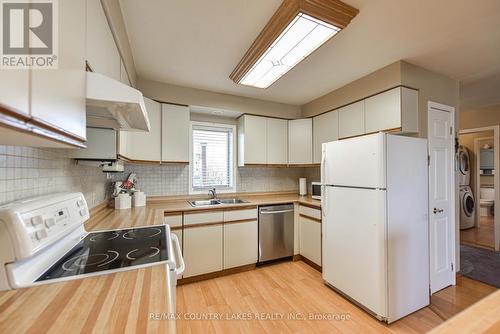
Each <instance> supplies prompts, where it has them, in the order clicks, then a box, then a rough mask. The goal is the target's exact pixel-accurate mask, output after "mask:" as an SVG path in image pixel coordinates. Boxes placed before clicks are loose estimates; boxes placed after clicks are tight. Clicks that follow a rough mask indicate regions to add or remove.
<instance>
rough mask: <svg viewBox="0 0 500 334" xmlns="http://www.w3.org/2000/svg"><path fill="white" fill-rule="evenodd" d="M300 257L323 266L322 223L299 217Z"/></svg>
mask: <svg viewBox="0 0 500 334" xmlns="http://www.w3.org/2000/svg"><path fill="white" fill-rule="evenodd" d="M299 225H300V227H299V228H300V255H302V256H304V257H305V258H307V259H308V260H311V261H312V262H314V263H316V264H317V265H318V266H321V223H319V222H317V221H314V220H312V219H309V218H306V217H303V216H299Z"/></svg>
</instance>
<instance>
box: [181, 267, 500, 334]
mask: <svg viewBox="0 0 500 334" xmlns="http://www.w3.org/2000/svg"><path fill="white" fill-rule="evenodd" d="M367 279H369V278H367ZM493 291H496V288H494V287H491V286H488V285H486V284H483V283H480V282H476V281H473V280H470V279H468V278H465V277H461V276H459V277H458V278H457V285H456V286H454V287H449V288H446V289H444V290H442V291H440V292H438V293H436V294H434V295H433V296H432V298H431V306H430V307H426V308H424V309H422V310H419V311H417V312H415V313H413V314H411V315H409V316H407V317H406V318H404V319H401V320H399V321H397V322H395V323H393V324H391V325H385V324H383V323H381V322H379V321H378V320H376V319H375V318H373V317H371V316H370V315H368V314H367V313H366V312H365V311H363V310H362V309H360V308H358V307H356V306H354V305H353V304H351V303H350V302H349V301H347V300H346V299H344V298H343V297H341V296H340V295H338V294H336V293H335V292H333V291H332V290H331V289H329V288H328V287H326V286H325V285H324V284H323V280H322V279H321V274H320V273H319V272H318V271H316V270H315V269H313V268H312V267H310V266H309V265H307V264H305V263H304V262H302V261H298V262H284V263H279V264H274V265H269V266H265V267H260V268H258V269H256V270H252V271H247V272H243V273H239V274H234V275H230V276H224V277H218V278H215V279H211V280H207V281H202V282H197V283H191V284H186V285H182V286H179V287H178V288H177V312H178V313H179V314H180V320H178V321H177V332H178V333H318V332H320V333H332V332H336V333H338V332H342V333H344V332H349V333H425V332H427V331H429V330H431V329H432V328H434V327H436V326H437V325H439V324H440V323H442V322H443V321H444V320H445V319H448V318H450V317H451V316H453V315H454V314H456V313H458V312H460V311H461V310H463V309H465V308H466V307H468V306H470V305H471V304H473V303H474V302H476V301H478V300H479V299H482V298H483V297H485V296H486V295H488V294H490V293H491V292H493ZM209 313H210V314H209ZM216 313H220V314H222V317H223V319H224V320H218V319H208V320H186V319H192V318H197V317H198V318H197V319H199V317H200V316H201V315H212V316H216V315H215V314H216ZM256 313H258V314H260V315H261V316H262V317H264V316H271V315H274V319H272V320H270V319H256V316H255V314H256ZM263 313H265V314H263ZM298 313H300V314H301V315H302V316H304V317H306V318H307V317H308V316H309V314H312V315H316V316H332V315H334V314H335V315H337V316H339V317H340V316H344V318H343V320H342V319H337V320H314V319H289V318H288V317H290V316H292V315H296V316H297V314H298ZM238 315H240V316H246V317H248V318H247V319H249V320H226V319H227V317H229V318H231V317H233V316H238ZM217 316H219V315H217ZM346 317H347V318H346Z"/></svg>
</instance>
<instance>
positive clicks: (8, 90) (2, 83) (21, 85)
mask: <svg viewBox="0 0 500 334" xmlns="http://www.w3.org/2000/svg"><path fill="white" fill-rule="evenodd" d="M29 91H30V90H29V70H11V69H5V70H1V69H0V106H1V107H3V108H6V109H8V110H10V111H14V112H16V113H19V114H21V115H24V116H29V113H30V112H29Z"/></svg>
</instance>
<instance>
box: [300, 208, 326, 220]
mask: <svg viewBox="0 0 500 334" xmlns="http://www.w3.org/2000/svg"><path fill="white" fill-rule="evenodd" d="M299 213H300V214H302V215H305V216H308V217H311V218H316V219H321V210H319V209H314V208H310V207H308V206H303V205H300V206H299Z"/></svg>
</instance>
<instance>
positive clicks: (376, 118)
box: [365, 87, 418, 133]
mask: <svg viewBox="0 0 500 334" xmlns="http://www.w3.org/2000/svg"><path fill="white" fill-rule="evenodd" d="M365 124H366V129H365V131H366V133H373V132H378V131H384V130H393V129H398V128H401V132H418V91H417V90H415V89H410V88H406V87H396V88H394V89H391V90H389V91H386V92H383V93H380V94H377V95H374V96H372V97H369V98H367V99H366V100H365Z"/></svg>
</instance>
